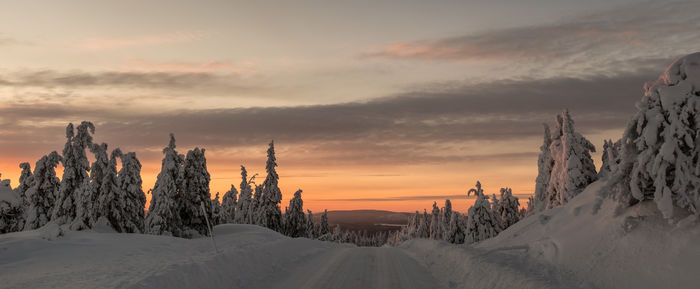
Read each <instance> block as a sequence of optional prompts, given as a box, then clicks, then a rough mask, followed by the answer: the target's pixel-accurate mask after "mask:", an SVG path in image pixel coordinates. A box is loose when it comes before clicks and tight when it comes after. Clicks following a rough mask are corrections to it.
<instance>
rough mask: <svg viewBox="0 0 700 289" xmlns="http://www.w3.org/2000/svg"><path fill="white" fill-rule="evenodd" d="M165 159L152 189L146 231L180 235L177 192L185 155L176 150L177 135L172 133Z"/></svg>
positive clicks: (165, 151)
mask: <svg viewBox="0 0 700 289" xmlns="http://www.w3.org/2000/svg"><path fill="white" fill-rule="evenodd" d="M163 154H164V155H165V156H164V157H163V161H162V163H161V168H160V173H159V174H158V177H157V179H156V184H155V186H154V187H153V190H152V191H151V204H150V206H149V209H148V215H147V216H146V221H145V229H146V230H145V231H146V233H149V234H154V235H178V234H179V233H180V231H179V228H178V226H177V224H178V223H179V212H178V207H177V194H178V190H179V188H180V187H179V183H180V170H181V169H182V164H183V163H184V157H183V156H182V155H180V154H178V153H177V151H175V136H174V135H173V134H170V143H169V144H168V146H167V147H165V148H164V149H163Z"/></svg>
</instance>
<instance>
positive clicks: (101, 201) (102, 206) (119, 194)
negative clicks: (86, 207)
mask: <svg viewBox="0 0 700 289" xmlns="http://www.w3.org/2000/svg"><path fill="white" fill-rule="evenodd" d="M103 145H104V144H103ZM106 148H107V146H106V145H104V149H106ZM121 156H122V151H121V150H120V149H118V148H117V149H115V150H113V151H112V153H111V157H110V159H109V163H108V164H107V167H106V168H103V169H104V171H102V172H101V173H102V174H103V176H102V181H100V182H99V185H100V187H99V189H97V192H98V195H97V213H96V214H95V215H96V221H95V223H102V224H109V226H110V227H112V228H113V229H114V230H115V231H117V232H120V233H121V232H126V231H127V228H126V227H127V226H129V227H131V230H133V229H135V228H133V224H131V223H130V222H129V220H127V218H126V217H127V214H126V206H127V195H126V191H124V190H122V189H121V188H120V186H119V182H118V179H117V158H118V157H121ZM127 224H128V225H127Z"/></svg>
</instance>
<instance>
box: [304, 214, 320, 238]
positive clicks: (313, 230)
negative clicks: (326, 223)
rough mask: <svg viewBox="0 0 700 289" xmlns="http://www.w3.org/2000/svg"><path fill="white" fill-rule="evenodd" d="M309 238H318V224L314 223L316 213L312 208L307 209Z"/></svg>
mask: <svg viewBox="0 0 700 289" xmlns="http://www.w3.org/2000/svg"><path fill="white" fill-rule="evenodd" d="M305 237H307V238H309V239H316V238H318V225H317V224H314V214H313V213H312V212H311V210H306V234H305Z"/></svg>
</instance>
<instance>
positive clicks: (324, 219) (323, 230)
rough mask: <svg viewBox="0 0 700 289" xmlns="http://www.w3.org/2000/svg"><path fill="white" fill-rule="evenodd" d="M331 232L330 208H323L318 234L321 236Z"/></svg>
mask: <svg viewBox="0 0 700 289" xmlns="http://www.w3.org/2000/svg"><path fill="white" fill-rule="evenodd" d="M330 232H331V229H330V226H329V225H328V210H323V214H321V225H320V226H319V231H318V234H319V235H320V236H323V235H326V234H329V233H330Z"/></svg>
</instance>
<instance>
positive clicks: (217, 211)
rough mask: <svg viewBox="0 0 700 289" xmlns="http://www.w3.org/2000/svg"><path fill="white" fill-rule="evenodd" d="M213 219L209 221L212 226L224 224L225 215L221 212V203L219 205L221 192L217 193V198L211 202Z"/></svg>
mask: <svg viewBox="0 0 700 289" xmlns="http://www.w3.org/2000/svg"><path fill="white" fill-rule="evenodd" d="M210 202H211V219H210V220H209V221H210V222H211V225H212V226H216V225H218V224H223V223H224V221H223V218H222V217H223V215H222V211H221V203H219V192H216V196H215V197H214V199H212V200H211V201H210Z"/></svg>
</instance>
